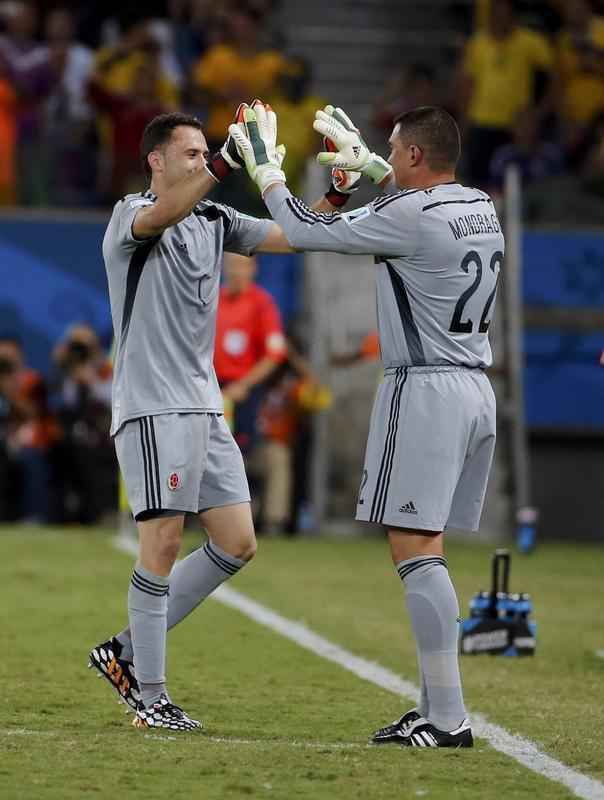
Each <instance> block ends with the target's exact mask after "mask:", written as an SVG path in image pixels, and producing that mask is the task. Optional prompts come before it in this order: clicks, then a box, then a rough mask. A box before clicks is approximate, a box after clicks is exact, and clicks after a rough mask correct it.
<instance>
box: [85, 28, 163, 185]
mask: <svg viewBox="0 0 604 800" xmlns="http://www.w3.org/2000/svg"><path fill="white" fill-rule="evenodd" d="M123 27H124V32H123V33H122V35H121V36H120V38H119V40H118V41H117V43H116V44H115V45H113V46H110V47H104V48H101V50H99V51H98V53H97V55H96V60H95V68H94V73H93V90H92V99H93V102H94V103H95V105H96V107H97V110H98V111H100V112H101V113H100V114H99V120H98V128H99V135H100V140H101V158H100V165H101V172H102V175H106V176H109V180H108V181H107V182H106V183H105V184H104V185H103V186H102V187H101V190H102V191H103V193H105V194H107V195H108V197H109V199H111V200H112V201H114V200H115V199H116V198H118V197H121V196H122V195H123V191H122V189H123V188H124V186H127V184H128V181H129V180H130V179H131V178H132V177H133V176H134V175H135V173H136V168H137V164H138V142H139V141H140V135H141V132H142V130H141V127H140V125H141V120H142V119H144V120H145V122H148V121H149V119H150V117H149V115H148V110H149V109H150V108H151V109H152V110H153V113H152V114H151V117H152V116H153V115H154V114H158V113H161V111H162V110H165V109H167V110H170V109H174V108H176V107H177V106H178V104H179V92H178V87H177V86H176V85H175V84H174V82H173V80H171V79H170V77H169V75H167V74H166V72H165V71H164V69H163V65H162V60H161V58H162V50H161V46H160V44H159V42H158V41H157V39H156V38H155V37H154V36H153V34H152V32H151V30H150V25H149V21H148V20H142V21H141V20H139V19H137V18H134V19H129V20H127V21H126V22H125V23H124V26H123ZM133 99H134V106H135V108H130V106H131V104H132V100H133ZM116 124H117V125H118V126H120V127H119V131H120V133H119V136H118V133H117V130H116ZM134 127H136V135H134V134H133V135H131V134H132V131H133V129H134ZM143 127H144V126H143ZM135 151H136V152H137V155H136V158H135V161H134V162H133V161H132V158H133V156H134V152H135ZM124 176H125V177H124ZM138 188H140V187H138V186H137V190H138Z"/></svg>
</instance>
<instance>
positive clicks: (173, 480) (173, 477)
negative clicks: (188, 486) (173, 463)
mask: <svg viewBox="0 0 604 800" xmlns="http://www.w3.org/2000/svg"><path fill="white" fill-rule="evenodd" d="M180 485H181V481H180V475H179V474H178V472H171V473H170V474H169V475H168V489H170V491H172V492H175V491H176V490H177V489H180Z"/></svg>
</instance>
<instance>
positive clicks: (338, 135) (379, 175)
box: [313, 106, 392, 184]
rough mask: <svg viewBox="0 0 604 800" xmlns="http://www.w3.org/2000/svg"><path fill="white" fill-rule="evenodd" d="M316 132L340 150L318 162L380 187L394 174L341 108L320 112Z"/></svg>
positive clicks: (327, 107) (320, 157)
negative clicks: (354, 174) (362, 177)
mask: <svg viewBox="0 0 604 800" xmlns="http://www.w3.org/2000/svg"><path fill="white" fill-rule="evenodd" d="M313 128H314V129H315V130H316V131H317V133H320V134H322V135H323V136H325V137H327V138H328V139H331V141H332V142H333V143H334V144H335V146H336V149H337V152H333V153H319V155H318V156H317V161H318V162H319V164H321V165H322V166H326V167H332V168H334V167H335V168H340V169H343V170H347V171H350V170H354V171H358V172H361V173H362V174H363V175H366V176H367V177H368V178H369V180H371V181H372V183H376V184H379V183H381V182H382V181H383V180H384V179H385V178H386V177H388V176H389V175H390V174H391V172H392V167H391V166H390V164H388V162H387V161H385V160H384V159H383V158H382V157H381V156H378V155H377V154H376V153H372V152H371V151H370V150H369V148H368V147H367V144H366V143H365V141H364V140H363V138H362V137H361V134H360V131H359V129H358V128H356V127H355V125H354V123H353V122H352V120H351V119H350V117H348V116H347V115H346V114H345V113H344V111H342V109H341V108H334V107H333V106H325V109H324V110H323V111H317V113H316V114H315V121H314V124H313Z"/></svg>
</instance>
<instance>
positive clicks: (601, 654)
mask: <svg viewBox="0 0 604 800" xmlns="http://www.w3.org/2000/svg"><path fill="white" fill-rule="evenodd" d="M596 655H597V656H598V658H604V650H596Z"/></svg>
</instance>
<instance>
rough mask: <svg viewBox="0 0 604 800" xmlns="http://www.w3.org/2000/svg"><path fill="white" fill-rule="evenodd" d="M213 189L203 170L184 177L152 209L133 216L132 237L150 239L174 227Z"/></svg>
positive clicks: (149, 208) (212, 180) (214, 184)
mask: <svg viewBox="0 0 604 800" xmlns="http://www.w3.org/2000/svg"><path fill="white" fill-rule="evenodd" d="M214 186H216V181H215V179H214V178H213V177H212V176H211V175H210V173H209V172H208V171H207V169H205V168H204V169H201V170H198V171H197V172H194V173H192V174H191V175H187V176H186V177H184V178H183V179H182V180H180V181H178V183H176V184H174V185H173V186H171V187H170V188H169V189H167V190H166V191H165V192H162V194H161V196H160V197H158V199H157V200H156V202H155V203H154V204H153V205H152V206H148V207H146V208H144V209H142V210H141V211H140V212H139V213H138V214H137V216H136V220H135V224H134V227H133V231H134V234H135V236H154V235H158V234H160V233H161V232H162V231H164V230H165V229H166V228H169V227H170V226H171V225H176V223H177V222H180V221H181V220H182V219H184V218H185V217H187V216H188V215H189V214H190V213H191V209H192V208H193V207H194V206H195V205H196V204H197V203H198V202H199V201H200V200H201V199H202V198H204V197H205V196H206V194H208V192H209V191H211V189H213V187H214Z"/></svg>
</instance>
